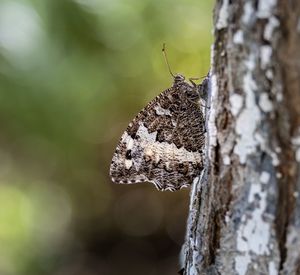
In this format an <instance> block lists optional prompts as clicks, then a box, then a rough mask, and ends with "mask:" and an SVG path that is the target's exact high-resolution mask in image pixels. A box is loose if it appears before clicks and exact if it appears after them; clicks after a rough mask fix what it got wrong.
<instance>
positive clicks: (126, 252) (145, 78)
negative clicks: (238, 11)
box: [0, 0, 213, 275]
mask: <svg viewBox="0 0 300 275" xmlns="http://www.w3.org/2000/svg"><path fill="white" fill-rule="evenodd" d="M212 8H213V1H212V0H210V1H199V0H73V1H72V0H44V1H43V0H31V1H30V0H27V1H25V0H24V1H17V0H9V1H3V0H2V1H0V91H1V93H0V127H1V128H0V132H1V134H0V142H1V147H0V274H1V275H15V274H21V275H23V274H24V275H25V274H26V275H27V274H28V275H43V274H56V275H85V274H87V275H93V274H131V275H135V274H146V275H147V274H176V272H177V271H178V269H179V266H178V257H179V252H180V249H181V244H182V243H183V239H184V230H185V224H186V217H187V212H188V204H189V190H188V189H185V190H181V191H179V192H176V193H171V192H158V191H156V189H155V187H154V186H153V185H152V184H146V183H145V184H137V185H127V186H126V185H114V184H113V183H111V181H110V179H109V176H108V170H109V165H110V161H111V157H112V154H113V152H114V149H115V146H116V144H117V142H118V139H119V138H120V136H121V134H122V133H123V131H124V129H125V128H126V126H127V125H128V123H129V122H130V120H131V119H132V118H133V116H134V115H135V114H136V113H137V112H138V111H139V110H141V109H142V108H143V107H144V106H145V105H146V103H147V102H149V101H150V100H151V99H152V98H153V97H155V96H156V95H157V94H158V93H160V92H161V91H162V90H164V89H166V88H168V87H169V86H170V85H171V83H172V78H171V77H170V75H169V73H168V70H167V68H166V65H165V62H164V59H163V57H162V53H161V48H162V44H163V43H164V42H166V44H167V48H168V55H169V62H170V64H171V67H172V69H173V71H174V72H180V73H183V74H184V75H186V76H187V77H197V76H204V75H206V73H207V71H208V68H209V62H210V44H211V42H212V35H211V29H212V26H211V24H212V23H211V21H212V20H211V17H212Z"/></svg>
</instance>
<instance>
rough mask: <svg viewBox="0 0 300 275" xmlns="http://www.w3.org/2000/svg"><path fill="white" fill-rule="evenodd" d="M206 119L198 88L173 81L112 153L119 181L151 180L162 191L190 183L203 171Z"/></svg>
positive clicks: (112, 172)
mask: <svg viewBox="0 0 300 275" xmlns="http://www.w3.org/2000/svg"><path fill="white" fill-rule="evenodd" d="M204 141H205V125H204V118H203V114H202V111H201V108H200V96H199V93H198V89H197V86H194V85H191V84H189V83H187V82H185V81H184V78H183V77H182V76H180V75H177V76H176V77H175V81H174V84H173V86H172V87H171V88H169V89H167V90H165V91H164V92H162V93H161V94H160V95H158V96H157V97H156V98H155V99H153V100H152V101H151V102H150V103H149V104H148V105H147V106H146V107H145V108H144V109H143V110H142V111H141V112H140V113H139V114H138V115H137V116H136V117H135V118H134V119H133V121H132V122H131V123H130V124H129V126H128V127H127V129H126V131H125V132H124V134H123V135H122V137H121V139H120V141H119V144H118V146H117V148H116V152H115V154H114V155H113V159H112V163H111V167H110V175H111V178H112V180H113V181H114V182H116V183H127V184H130V183H137V182H144V181H148V182H152V183H154V184H155V186H156V187H157V188H158V189H159V190H171V191H174V190H178V189H180V188H182V187H184V186H188V185H190V184H191V183H192V181H193V179H194V178H195V177H197V176H198V175H199V174H200V172H201V170H202V168H203V155H204V153H203V150H204Z"/></svg>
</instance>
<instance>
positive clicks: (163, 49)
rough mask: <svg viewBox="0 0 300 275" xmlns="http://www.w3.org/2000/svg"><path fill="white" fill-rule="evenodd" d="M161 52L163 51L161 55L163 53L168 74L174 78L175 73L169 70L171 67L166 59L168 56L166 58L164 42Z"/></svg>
mask: <svg viewBox="0 0 300 275" xmlns="http://www.w3.org/2000/svg"><path fill="white" fill-rule="evenodd" d="M162 52H163V55H164V58H165V61H166V64H167V66H168V69H169V72H170V75H171V76H173V78H175V75H174V74H173V73H172V71H171V67H170V64H169V61H168V58H167V50H166V43H164V44H163V48H162Z"/></svg>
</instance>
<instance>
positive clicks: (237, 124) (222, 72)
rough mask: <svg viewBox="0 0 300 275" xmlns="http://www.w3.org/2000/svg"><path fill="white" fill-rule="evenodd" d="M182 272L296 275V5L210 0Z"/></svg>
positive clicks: (299, 24)
mask: <svg viewBox="0 0 300 275" xmlns="http://www.w3.org/2000/svg"><path fill="white" fill-rule="evenodd" d="M214 12H215V13H214V34H215V42H214V45H213V47H212V69H211V73H210V77H209V79H208V84H207V85H208V92H209V95H208V96H209V100H208V101H209V103H208V105H210V109H209V111H208V114H207V131H208V132H207V166H206V169H205V170H204V171H203V173H202V175H201V177H200V179H199V180H197V181H196V182H195V183H194V185H193V189H192V191H191V203H190V213H189V219H188V226H187V234H186V243H185V245H184V249H183V268H184V274H241V275H243V274H300V196H299V194H300V174H299V172H300V165H299V164H300V2H299V1H297V0H293V1H287V0H278V1H276V0H256V1H254V0H252V1H241V0H237V1H229V0H219V1H217V3H216V6H215V11H214Z"/></svg>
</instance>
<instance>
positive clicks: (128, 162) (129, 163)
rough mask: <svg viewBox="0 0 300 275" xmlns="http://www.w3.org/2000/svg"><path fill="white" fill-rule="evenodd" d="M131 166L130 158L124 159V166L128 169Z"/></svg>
mask: <svg viewBox="0 0 300 275" xmlns="http://www.w3.org/2000/svg"><path fill="white" fill-rule="evenodd" d="M131 166H132V160H131V159H125V168H126V169H127V170H129V169H130V168H131Z"/></svg>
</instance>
